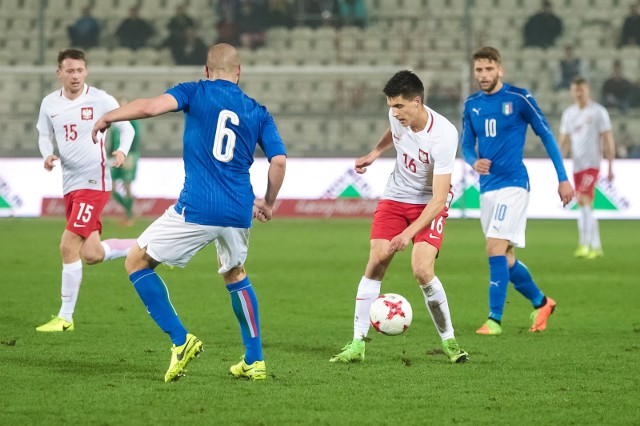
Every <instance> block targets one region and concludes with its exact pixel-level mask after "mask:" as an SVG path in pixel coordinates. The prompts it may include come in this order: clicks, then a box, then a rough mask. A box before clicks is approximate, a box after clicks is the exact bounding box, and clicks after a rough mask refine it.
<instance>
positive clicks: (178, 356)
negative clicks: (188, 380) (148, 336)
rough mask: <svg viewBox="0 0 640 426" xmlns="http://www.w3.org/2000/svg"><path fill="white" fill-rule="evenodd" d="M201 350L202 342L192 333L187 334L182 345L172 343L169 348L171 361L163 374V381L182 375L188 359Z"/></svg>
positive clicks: (198, 353) (175, 378)
mask: <svg viewBox="0 0 640 426" xmlns="http://www.w3.org/2000/svg"><path fill="white" fill-rule="evenodd" d="M202 351H203V349H202V342H201V341H200V340H198V338H197V337H196V336H194V335H193V334H187V341H186V342H184V345H180V346H176V345H173V347H172V348H171V363H170V364H169V369H168V370H167V373H166V374H165V375H164V381H165V383H166V382H170V381H172V380H178V379H179V378H180V377H182V376H184V373H185V372H186V370H185V368H186V366H187V364H188V363H189V361H191V360H192V359H193V358H194V357H196V356H198V355H200V352H202Z"/></svg>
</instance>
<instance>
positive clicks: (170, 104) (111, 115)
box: [91, 93, 178, 143]
mask: <svg viewBox="0 0 640 426" xmlns="http://www.w3.org/2000/svg"><path fill="white" fill-rule="evenodd" d="M177 109H178V101H177V100H176V98H174V97H173V96H171V95H169V94H167V93H165V94H162V95H160V96H156V97H155V98H140V99H136V100H134V101H131V102H129V103H128V104H126V105H123V106H121V107H120V108H116V109H114V110H113V111H110V112H108V113H106V114H105V115H104V116H102V117H101V118H100V119H99V120H98V121H97V122H96V124H95V125H94V126H93V130H92V132H91V137H92V138H93V143H98V132H104V131H105V130H107V129H108V128H109V127H110V126H111V123H114V122H116V121H131V120H137V119H140V118H148V117H156V116H158V115H162V114H165V113H167V112H170V111H175V110H177Z"/></svg>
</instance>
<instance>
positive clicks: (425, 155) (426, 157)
mask: <svg viewBox="0 0 640 426" xmlns="http://www.w3.org/2000/svg"><path fill="white" fill-rule="evenodd" d="M418 159H419V160H420V161H422V162H423V163H424V164H429V154H428V153H426V152H424V151H423V150H421V149H418Z"/></svg>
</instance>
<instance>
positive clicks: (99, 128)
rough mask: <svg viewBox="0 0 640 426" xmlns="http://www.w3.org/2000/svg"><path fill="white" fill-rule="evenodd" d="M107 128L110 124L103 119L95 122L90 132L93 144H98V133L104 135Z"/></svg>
mask: <svg viewBox="0 0 640 426" xmlns="http://www.w3.org/2000/svg"><path fill="white" fill-rule="evenodd" d="M109 127H111V123H107V122H106V121H104V119H103V118H101V119H100V120H98V121H96V124H94V125H93V130H91V139H93V143H98V142H100V140H99V139H98V132H100V133H103V134H104V132H105V131H106V130H107V129H108V128H109Z"/></svg>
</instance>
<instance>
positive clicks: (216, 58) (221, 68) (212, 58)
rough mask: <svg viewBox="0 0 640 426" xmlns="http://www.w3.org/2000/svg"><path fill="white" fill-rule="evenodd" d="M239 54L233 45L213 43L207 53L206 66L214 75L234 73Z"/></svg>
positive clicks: (236, 69)
mask: <svg viewBox="0 0 640 426" xmlns="http://www.w3.org/2000/svg"><path fill="white" fill-rule="evenodd" d="M239 66H240V56H239V55H238V51H237V50H236V48H235V47H233V46H231V45H230V44H227V43H219V44H214V45H213V46H211V47H210V48H209V53H208V54H207V67H208V68H209V72H211V73H212V74H214V75H220V74H236V72H237V71H238V67H239Z"/></svg>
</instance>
